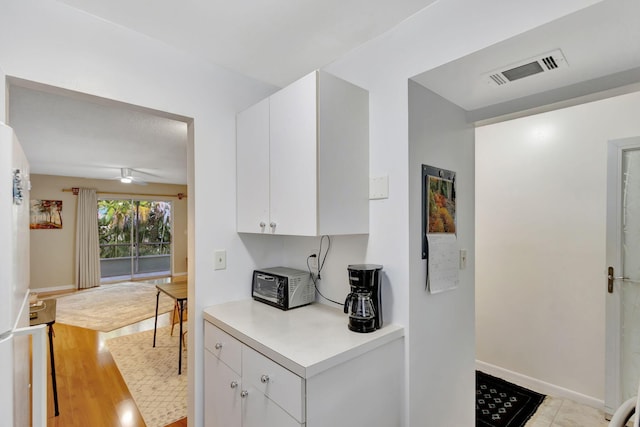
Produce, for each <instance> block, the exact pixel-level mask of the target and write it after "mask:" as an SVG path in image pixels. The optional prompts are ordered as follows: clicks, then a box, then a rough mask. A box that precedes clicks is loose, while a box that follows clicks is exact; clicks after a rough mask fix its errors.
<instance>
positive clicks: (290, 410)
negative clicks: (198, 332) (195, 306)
mask: <svg viewBox="0 0 640 427" xmlns="http://www.w3.org/2000/svg"><path fill="white" fill-rule="evenodd" d="M229 348H232V349H233V350H232V351H231V352H230V353H231V354H238V353H237V351H236V348H239V349H240V354H241V357H240V358H239V359H237V360H235V361H233V362H237V363H239V365H238V366H239V368H237V369H238V371H239V372H238V371H234V370H233V369H232V368H230V367H229V366H228V365H227V364H226V363H225V362H224V361H223V360H224V359H223V357H224V356H223V355H224V354H230V353H225V351H226V350H227V349H229ZM204 353H205V354H204V375H205V384H204V396H205V404H204V425H205V427H300V426H304V423H303V422H302V421H303V416H304V407H303V405H302V402H303V401H304V395H303V394H304V381H303V380H302V378H300V377H299V376H297V375H296V374H294V373H292V372H290V371H288V370H286V369H285V368H283V367H282V366H280V365H278V364H276V363H274V362H273V361H271V360H270V359H268V358H266V357H264V356H263V355H261V354H260V353H258V352H256V351H255V350H253V349H251V348H250V347H248V346H246V345H244V344H241V343H240V342H239V341H237V340H236V339H235V338H233V337H231V336H230V335H228V334H226V333H225V332H223V331H221V330H220V329H218V328H216V327H215V326H213V325H211V324H209V323H205V352H204ZM240 361H241V363H240ZM231 364H232V365H233V364H235V363H231ZM294 417H296V418H297V419H296V418H294Z"/></svg>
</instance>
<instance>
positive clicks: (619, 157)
mask: <svg viewBox="0 0 640 427" xmlns="http://www.w3.org/2000/svg"><path fill="white" fill-rule="evenodd" d="M606 253H607V271H606V277H605V280H604V284H603V288H604V289H606V291H605V292H606V322H607V325H606V356H605V357H606V370H605V372H606V375H605V411H606V412H607V413H609V414H612V413H613V412H615V410H616V409H617V408H618V406H619V405H620V404H621V403H622V402H624V401H625V400H626V399H628V398H630V397H633V396H635V395H636V394H637V390H638V382H639V381H640V137H635V138H626V139H620V140H614V141H610V142H609V146H608V158H607V252H606ZM605 286H606V287H605Z"/></svg>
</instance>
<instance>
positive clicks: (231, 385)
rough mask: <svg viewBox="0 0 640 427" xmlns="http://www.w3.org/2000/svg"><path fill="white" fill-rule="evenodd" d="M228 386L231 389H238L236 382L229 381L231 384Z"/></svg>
mask: <svg viewBox="0 0 640 427" xmlns="http://www.w3.org/2000/svg"><path fill="white" fill-rule="evenodd" d="M229 386H230V387H231V388H236V387H238V382H237V381H231V384H229Z"/></svg>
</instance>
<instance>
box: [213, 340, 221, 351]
mask: <svg viewBox="0 0 640 427" xmlns="http://www.w3.org/2000/svg"><path fill="white" fill-rule="evenodd" d="M215 348H216V350H220V349H221V348H222V343H221V342H217V343H216V345H215Z"/></svg>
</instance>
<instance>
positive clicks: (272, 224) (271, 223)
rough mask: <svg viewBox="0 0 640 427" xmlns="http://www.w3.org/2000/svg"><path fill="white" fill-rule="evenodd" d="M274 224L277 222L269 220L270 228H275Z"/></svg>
mask: <svg viewBox="0 0 640 427" xmlns="http://www.w3.org/2000/svg"><path fill="white" fill-rule="evenodd" d="M276 225H277V224H276V223H275V221H271V222H270V223H269V227H271V228H273V229H275V228H276Z"/></svg>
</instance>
